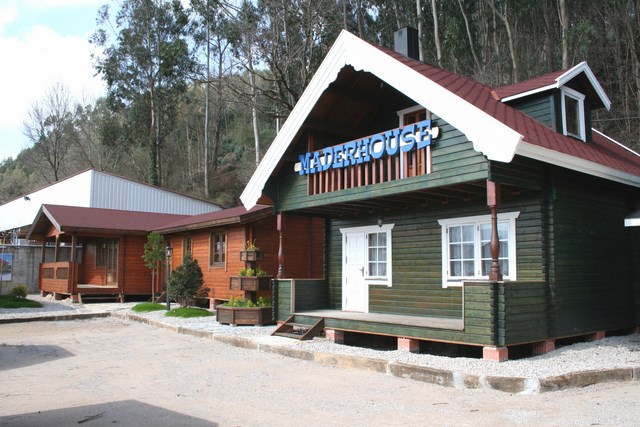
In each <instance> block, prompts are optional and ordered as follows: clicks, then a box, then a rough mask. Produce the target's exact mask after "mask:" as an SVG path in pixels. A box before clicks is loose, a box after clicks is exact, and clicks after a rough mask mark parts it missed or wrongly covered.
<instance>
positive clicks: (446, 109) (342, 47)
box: [240, 30, 523, 209]
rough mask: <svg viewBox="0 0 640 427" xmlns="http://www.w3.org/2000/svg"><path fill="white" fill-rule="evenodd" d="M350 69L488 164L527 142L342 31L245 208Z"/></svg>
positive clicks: (247, 194)
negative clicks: (407, 101) (426, 114)
mask: <svg viewBox="0 0 640 427" xmlns="http://www.w3.org/2000/svg"><path fill="white" fill-rule="evenodd" d="M346 65H351V66H353V68H354V69H356V70H358V71H366V72H370V73H371V74H373V75H375V76H376V77H378V78H379V79H381V80H382V81H384V82H385V83H387V84H389V85H391V86H393V87H394V88H395V89H396V90H398V91H400V92H402V93H404V94H405V95H407V96H408V97H410V98H411V99H412V100H414V101H415V102H416V103H417V104H419V105H422V106H423V107H425V108H426V109H428V110H430V111H432V112H433V113H435V114H437V115H438V116H440V117H443V118H445V119H446V120H447V122H448V123H450V124H451V125H452V126H454V127H455V128H457V129H458V130H460V131H461V132H463V133H464V134H465V135H466V136H467V138H468V139H469V140H470V141H471V142H472V143H473V148H474V149H475V150H476V151H479V152H481V153H482V154H484V155H485V156H486V157H487V158H488V159H489V160H495V161H500V162H510V161H511V160H512V159H513V156H514V155H515V153H516V149H517V147H518V145H519V144H520V142H521V141H522V139H523V136H522V135H520V134H519V133H518V132H516V131H514V130H513V129H511V128H510V127H508V126H506V125H505V124H503V123H502V122H500V121H498V120H496V119H495V118H493V117H492V116H491V115H489V114H487V113H486V112H484V111H482V110H481V109H479V108H477V107H475V106H474V105H472V104H470V103H469V102H467V101H466V100H464V99H462V98H460V97H459V96H457V95H455V94H453V93H452V92H450V91H449V90H447V89H445V88H444V87H442V86H440V85H438V84H437V83H435V82H433V81H432V80H430V79H428V78H426V77H425V76H423V75H421V74H420V73H418V72H417V71H415V70H413V69H411V68H409V67H407V66H405V65H404V64H402V63H401V62H399V61H397V60H395V59H394V58H392V57H391V56H389V55H386V54H385V53H384V52H382V51H381V50H379V49H378V48H376V47H374V46H372V45H370V44H369V43H367V42H365V41H363V40H361V39H359V38H358V37H356V36H354V35H353V34H351V33H349V32H347V31H344V30H343V31H342V32H341V33H340V35H339V36H338V38H337V39H336V42H335V43H334V45H333V46H332V47H331V49H330V50H329V53H328V54H327V56H326V57H325V59H324V61H323V62H322V64H321V65H320V67H319V68H318V71H316V74H315V75H314V76H313V79H312V80H311V82H310V83H309V85H308V86H307V88H306V89H305V91H304V92H303V94H302V96H301V97H300V100H299V101H298V103H297V104H296V105H295V107H294V108H293V110H292V112H291V114H290V115H289V117H288V118H287V120H286V121H285V123H284V125H283V126H282V129H281V130H280V132H279V133H278V135H277V136H276V138H275V139H274V140H273V143H272V144H271V146H270V147H269V150H268V151H267V153H266V154H265V155H264V157H263V159H262V161H261V162H260V164H259V165H258V167H257V169H256V171H255V172H254V174H253V176H252V177H251V179H250V181H249V183H248V184H247V186H246V187H245V189H244V191H243V192H242V195H241V196H240V200H242V203H243V204H244V206H245V208H246V209H251V208H252V207H254V206H255V205H256V204H257V202H258V199H259V198H260V196H261V194H262V190H263V188H264V186H265V184H266V182H267V179H269V176H270V175H271V174H272V173H273V170H274V169H275V167H276V165H277V164H278V162H279V161H280V159H281V158H282V156H283V155H284V153H285V151H286V150H287V148H288V147H289V144H290V143H291V142H292V140H293V138H294V137H295V136H296V134H297V132H298V131H299V129H300V128H301V127H302V124H303V123H304V120H305V119H306V118H307V116H308V115H309V113H310V112H311V110H312V109H313V107H314V106H315V104H316V103H317V101H318V99H319V98H320V96H321V95H322V93H323V92H324V90H325V89H326V88H327V87H328V86H329V84H330V83H332V82H333V81H335V79H336V78H337V76H338V73H339V72H340V70H341V69H342V68H343V67H344V66H346Z"/></svg>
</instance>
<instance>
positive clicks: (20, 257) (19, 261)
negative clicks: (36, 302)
mask: <svg viewBox="0 0 640 427" xmlns="http://www.w3.org/2000/svg"><path fill="white" fill-rule="evenodd" d="M41 251H42V248H41V247H40V246H14V245H3V246H0V253H4V254H12V255H13V270H12V273H11V280H10V281H0V295H6V294H8V293H9V292H10V291H11V289H13V288H14V287H15V286H17V285H26V286H27V289H28V292H29V293H30V294H37V293H39V292H40V291H39V290H38V267H39V265H40V253H41Z"/></svg>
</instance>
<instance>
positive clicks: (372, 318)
mask: <svg viewBox="0 0 640 427" xmlns="http://www.w3.org/2000/svg"><path fill="white" fill-rule="evenodd" d="M293 314H295V315H296V318H297V319H300V318H324V319H325V326H327V327H331V325H332V324H334V323H336V324H337V323H339V321H344V320H346V321H353V322H358V323H381V324H393V325H400V326H417V327H421V328H434V329H451V330H457V331H462V330H463V329H464V319H446V318H442V317H418V316H403V315H400V314H381V313H359V312H353V311H341V310H309V311H296V312H295V313H293ZM334 321H335V322H334Z"/></svg>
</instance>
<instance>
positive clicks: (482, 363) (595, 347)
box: [0, 296, 640, 378]
mask: <svg viewBox="0 0 640 427" xmlns="http://www.w3.org/2000/svg"><path fill="white" fill-rule="evenodd" d="M29 298H30V299H34V300H37V301H40V302H42V303H43V304H44V307H43V308H41V309H5V310H2V309H0V319H3V318H11V317H14V318H15V317H37V316H40V315H61V314H71V313H74V312H75V313H86V312H91V311H96V310H97V309H106V310H107V311H120V312H126V313H131V314H135V315H137V316H140V317H145V318H148V319H150V320H153V321H156V322H161V323H165V324H172V325H177V326H182V327H185V328H189V329H195V330H201V331H209V332H212V333H218V334H224V335H230V336H245V337H268V336H269V335H270V334H271V332H272V331H273V330H274V329H275V327H274V326H265V327H250V326H240V327H232V326H227V325H221V324H219V323H218V322H216V321H215V318H214V317H201V318H192V319H180V318H172V317H166V316H164V312H151V313H142V314H141V313H133V312H132V311H131V307H132V306H133V305H135V303H127V304H87V305H82V304H72V303H71V302H70V301H68V300H65V301H55V300H52V299H51V298H42V297H40V296H30V297H29ZM289 345H291V346H296V347H297V348H300V349H303V350H307V351H313V352H320V353H332V354H344V355H352V356H358V357H366V358H373V359H382V360H388V361H395V362H401V363H407V364H412V365H419V366H428V367H431V368H435V369H443V370H448V371H453V372H458V373H463V374H475V375H483V376H509V377H523V378H543V377H550V376H556V375H563V374H569V373H572V372H580V371H593V370H605V369H614V368H640V335H638V334H632V335H626V336H620V337H610V338H605V339H602V340H598V341H594V342H585V343H578V344H573V345H570V346H566V347H562V348H559V349H557V350H555V351H553V352H551V353H548V354H546V355H543V356H537V357H531V358H527V359H519V360H509V361H506V362H502V363H496V362H491V361H487V360H482V359H472V358H465V357H446V356H434V355H429V354H413V353H407V352H401V351H380V350H373V349H367V348H360V347H353V346H346V345H340V344H335V343H332V342H330V341H328V340H326V339H324V338H316V339H314V340H312V341H306V342H298V341H293V340H291V343H289Z"/></svg>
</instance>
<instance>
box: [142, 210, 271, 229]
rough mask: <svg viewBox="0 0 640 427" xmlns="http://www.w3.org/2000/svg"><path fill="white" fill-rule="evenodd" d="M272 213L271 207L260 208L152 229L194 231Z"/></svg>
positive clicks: (261, 217) (245, 222)
mask: <svg viewBox="0 0 640 427" xmlns="http://www.w3.org/2000/svg"><path fill="white" fill-rule="evenodd" d="M271 215H273V212H272V210H271V209H261V210H259V211H256V212H247V213H245V214H242V215H234V216H230V217H226V218H220V219H215V220H210V221H203V222H198V223H193V224H185V225H181V226H177V227H165V228H156V229H154V231H157V232H158V233H160V234H173V233H181V232H185V231H194V230H202V229H205V228H214V227H224V226H228V225H235V224H238V225H241V224H247V223H251V222H254V221H258V220H261V219H263V218H267V217H269V216H271Z"/></svg>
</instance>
